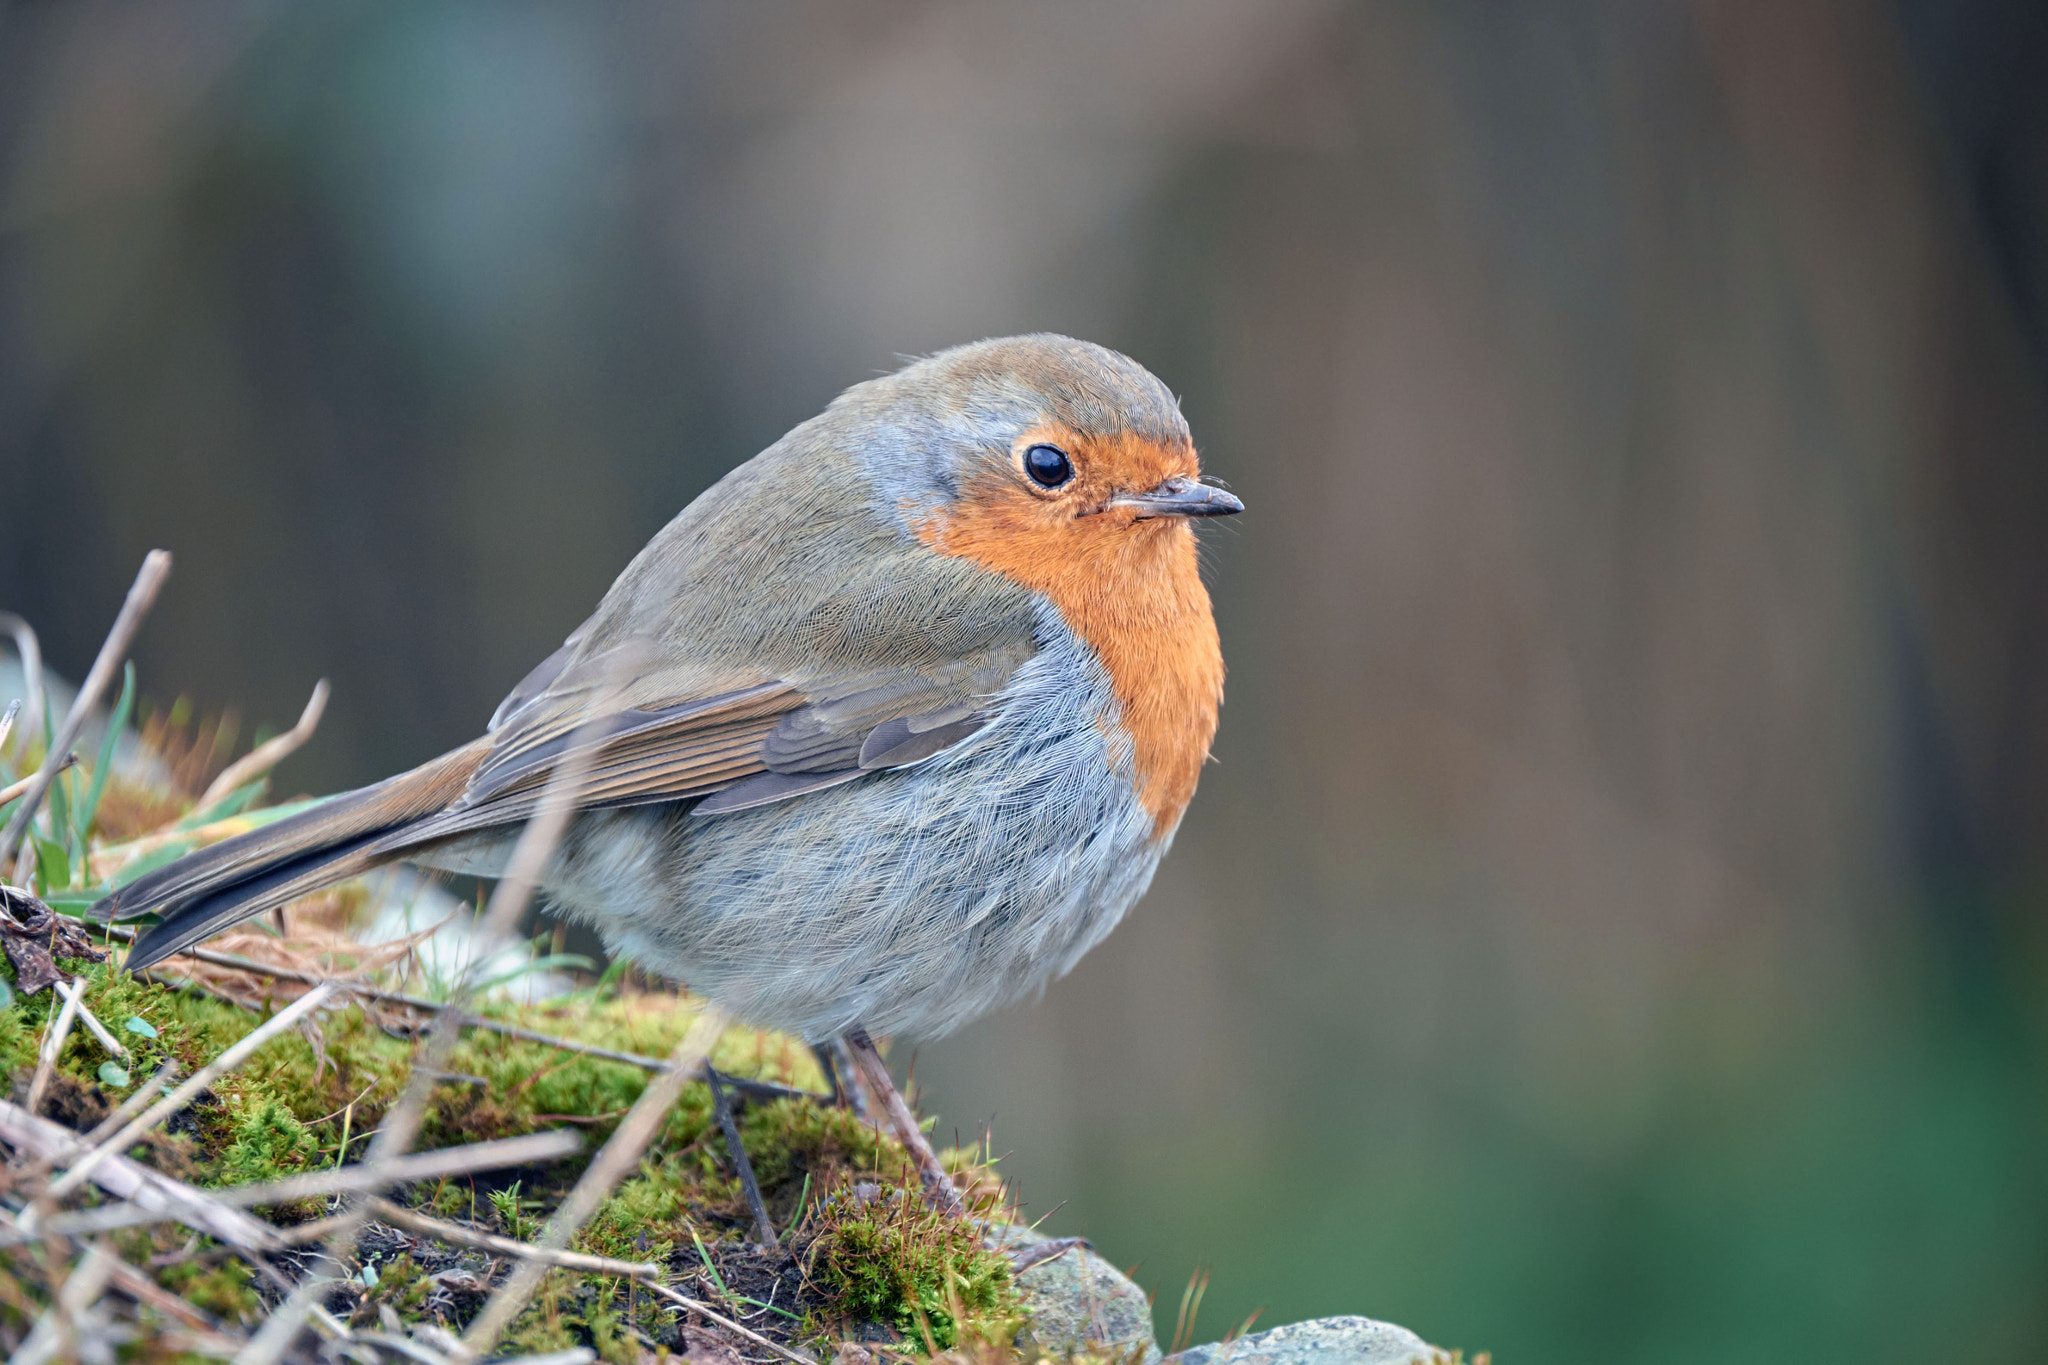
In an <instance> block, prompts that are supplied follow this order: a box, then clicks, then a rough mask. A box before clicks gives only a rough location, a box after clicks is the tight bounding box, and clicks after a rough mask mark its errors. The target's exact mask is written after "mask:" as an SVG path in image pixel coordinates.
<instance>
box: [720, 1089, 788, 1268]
mask: <svg viewBox="0 0 2048 1365" xmlns="http://www.w3.org/2000/svg"><path fill="white" fill-rule="evenodd" d="M704 1080H705V1081H706V1083H708V1084H709V1085H710V1087H711V1112H712V1113H713V1114H716V1115H717V1116H718V1126H719V1127H720V1128H722V1129H724V1130H725V1149H726V1150H727V1151H728V1152H731V1153H732V1164H733V1165H735V1166H737V1167H739V1172H740V1188H741V1189H743V1190H745V1191H746V1192H747V1207H748V1208H749V1209H751V1210H752V1211H753V1214H754V1240H755V1241H756V1242H759V1243H760V1244H761V1245H762V1246H764V1247H772V1246H774V1245H775V1225H774V1224H773V1223H771V1222H769V1221H768V1206H767V1205H766V1204H764V1203H763V1202H762V1201H761V1187H760V1185H759V1184H757V1183H755V1180H754V1163H753V1162H751V1161H748V1160H747V1149H746V1148H745V1147H743V1146H741V1145H740V1126H739V1124H737V1123H735V1122H734V1121H733V1117H732V1104H731V1102H730V1101H729V1100H727V1099H726V1097H725V1085H724V1084H723V1081H722V1079H721V1078H720V1076H719V1074H718V1072H716V1071H715V1070H713V1069H712V1066H711V1063H710V1062H708V1061H707V1062H705V1063H704Z"/></svg>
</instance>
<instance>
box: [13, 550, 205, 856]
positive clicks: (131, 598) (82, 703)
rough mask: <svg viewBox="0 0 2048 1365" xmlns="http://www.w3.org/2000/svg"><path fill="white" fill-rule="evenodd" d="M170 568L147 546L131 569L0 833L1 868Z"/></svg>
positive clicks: (166, 557) (164, 553)
mask: <svg viewBox="0 0 2048 1365" xmlns="http://www.w3.org/2000/svg"><path fill="white" fill-rule="evenodd" d="M170 574H171V556H170V552H169V551H168V550H151V551H150V552H149V553H148V554H146V555H144V556H143V558H142V569H141V571H140V572H138V573H137V574H136V575H135V584H134V586H133V587H131V588H129V589H128V600H127V601H125V602H123V603H122V604H121V611H120V614H119V615H118V616H116V617H115V618H114V626H113V629H111V630H109V631H108V632H107V638H106V642H105V643H104V644H102V645H101V646H100V652H99V657H98V658H96V659H94V660H93V661H92V668H91V669H90V670H89V671H88V672H87V673H86V675H85V681H84V682H82V683H80V684H79V685H78V695H77V697H75V698H74V699H73V700H72V703H71V710H70V712H69V713H68V714H67V715H66V716H65V717H64V724H63V725H62V726H61V727H60V728H59V729H58V731H57V736H56V741H55V742H54V743H53V744H51V745H50V750H49V752H48V753H47V754H45V755H44V756H43V766H42V767H41V768H40V769H39V770H37V772H36V775H35V780H34V785H32V786H31V787H30V788H29V790H28V793H27V794H26V795H25V796H24V797H23V798H22V801H21V808H20V809H19V810H17V811H15V812H14V818H13V819H12V820H10V821H8V824H7V831H6V833H5V834H0V868H5V867H6V866H7V864H8V862H9V861H10V860H11V859H12V858H13V857H14V850H15V848H16V847H17V846H18V845H19V844H20V843H21V839H22V836H23V835H24V834H26V833H27V832H28V826H29V821H31V820H32V819H34V818H35V813H36V808H37V807H38V806H40V805H42V804H43V797H44V796H46V795H47V794H48V793H49V790H50V781H51V779H52V778H54V777H55V776H56V775H57V763H58V756H59V755H62V754H68V753H70V752H71V746H72V744H73V743H75V742H76V741H77V739H78V732H79V731H80V730H82V729H84V728H85V720H86V717H87V716H89V715H91V714H92V708H93V707H94V706H96V705H98V704H99V699H100V693H102V692H104V691H106V689H107V684H108V683H109V682H111V681H112V680H113V677H114V674H115V672H116V671H117V670H118V669H119V668H120V666H121V660H122V659H124V658H126V657H127V654H128V646H129V644H130V643H131V642H132V641H133V640H134V639H135V632H136V631H138V630H140V629H141V628H142V618H143V617H145V616H147V615H148V614H149V609H150V607H151V606H153V605H154V604H155V602H156V595H157V593H159V592H160V591H162V590H163V586H164V580H165V579H166V578H168V577H170Z"/></svg>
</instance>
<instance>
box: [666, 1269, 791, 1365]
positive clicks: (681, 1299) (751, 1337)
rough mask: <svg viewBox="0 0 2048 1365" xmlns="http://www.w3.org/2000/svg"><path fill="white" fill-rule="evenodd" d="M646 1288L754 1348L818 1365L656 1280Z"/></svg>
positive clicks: (785, 1358)
mask: <svg viewBox="0 0 2048 1365" xmlns="http://www.w3.org/2000/svg"><path fill="white" fill-rule="evenodd" d="M647 1287H648V1288H649V1289H652V1290H653V1291H654V1292H655V1293H657V1294H659V1295H661V1296H662V1297H663V1298H665V1299H668V1300H669V1301H670V1302H672V1303H679V1304H681V1305H682V1306H683V1307H685V1308H687V1309H689V1310H690V1311H691V1312H692V1313H698V1314H701V1315H703V1316H704V1317H706V1318H708V1319H710V1320H711V1321H712V1322H715V1323H717V1324H718V1325H719V1326H720V1327H723V1328H724V1329H725V1330H726V1331H728V1332H735V1333H737V1334H738V1335H740V1336H742V1337H744V1338H746V1339H747V1340H748V1341H751V1342H753V1343H754V1344H755V1345H756V1346H761V1347H765V1348H766V1349H768V1350H770V1351H773V1352H774V1353H775V1354H776V1355H778V1356H781V1357H782V1358H783V1359H784V1360H787V1361H792V1362H794V1365H818V1362H817V1359H816V1358H815V1357H813V1356H810V1355H806V1354H805V1353H804V1352H802V1351H799V1350H796V1349H795V1348H793V1347H789V1346H784V1345H782V1344H781V1343H779V1342H774V1341H770V1340H769V1339H768V1338H767V1337H764V1336H762V1335H761V1334H760V1333H759V1332H756V1331H755V1330H753V1329H752V1328H751V1327H745V1326H742V1325H741V1324H739V1323H737V1322H734V1321H733V1320H732V1319H731V1318H729V1317H727V1316H725V1314H723V1313H721V1312H719V1311H718V1310H717V1309H715V1308H713V1307H712V1306H711V1305H710V1304H708V1303H705V1302H704V1301H703V1300H702V1299H693V1298H691V1297H690V1296H689V1295H688V1294H685V1293H682V1292H681V1291H679V1290H675V1289H671V1288H669V1287H668V1286H667V1285H665V1284H662V1283H661V1282H660V1281H658V1280H657V1281H653V1282H651V1283H649V1284H648V1285H647Z"/></svg>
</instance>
